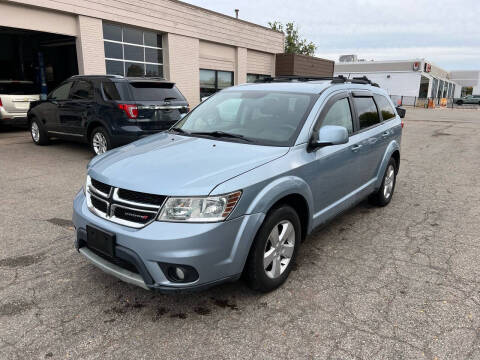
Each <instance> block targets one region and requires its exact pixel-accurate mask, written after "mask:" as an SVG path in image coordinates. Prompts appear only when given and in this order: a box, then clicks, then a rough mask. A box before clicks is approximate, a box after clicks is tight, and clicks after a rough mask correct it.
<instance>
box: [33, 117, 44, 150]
mask: <svg viewBox="0 0 480 360" xmlns="http://www.w3.org/2000/svg"><path fill="white" fill-rule="evenodd" d="M30 135H31V136H32V140H33V142H34V143H35V145H46V144H48V136H47V134H46V133H45V130H44V129H43V126H42V124H41V123H40V122H39V121H38V120H37V118H33V119H32V121H30Z"/></svg>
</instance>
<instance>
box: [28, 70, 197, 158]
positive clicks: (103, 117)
mask: <svg viewBox="0 0 480 360" xmlns="http://www.w3.org/2000/svg"><path fill="white" fill-rule="evenodd" d="M188 111H189V108H188V103H187V101H186V100H185V97H184V96H183V95H182V94H181V93H180V91H179V90H178V89H177V87H176V86H175V84H174V83H172V82H168V81H164V80H159V79H158V78H128V77H123V76H118V75H103V76H98V75H97V76H95V75H85V76H73V77H71V78H69V79H68V80H66V81H65V82H63V83H62V84H61V85H60V86H58V87H57V88H56V89H55V90H53V91H52V92H51V93H50V94H49V95H48V98H47V100H45V101H37V102H34V103H32V104H31V106H30V110H29V112H28V120H29V124H30V131H31V134H32V139H33V141H34V143H35V144H38V145H45V144H48V141H49V138H50V137H56V138H62V139H69V140H76V141H82V142H88V143H89V144H90V146H91V148H92V150H93V151H94V153H95V154H102V153H104V152H105V151H107V150H110V149H111V148H114V147H116V146H120V145H124V144H127V143H129V142H132V141H134V140H137V139H139V138H141V137H144V136H147V135H150V134H154V133H157V132H159V131H163V130H166V129H169V128H170V127H171V126H172V125H173V124H175V123H176V122H177V121H178V120H180V119H181V118H182V116H183V114H186V113H188Z"/></svg>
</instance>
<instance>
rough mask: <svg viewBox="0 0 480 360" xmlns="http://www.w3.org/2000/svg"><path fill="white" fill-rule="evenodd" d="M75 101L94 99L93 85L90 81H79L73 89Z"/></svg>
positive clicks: (72, 96)
mask: <svg viewBox="0 0 480 360" xmlns="http://www.w3.org/2000/svg"><path fill="white" fill-rule="evenodd" d="M70 97H71V99H73V100H91V99H93V85H92V84H91V83H90V82H89V81H85V80H78V81H75V84H74V85H73V88H72V95H71V96H70Z"/></svg>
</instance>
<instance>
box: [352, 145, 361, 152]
mask: <svg viewBox="0 0 480 360" xmlns="http://www.w3.org/2000/svg"><path fill="white" fill-rule="evenodd" d="M361 147H362V145H358V144H357V145H353V146H352V147H351V148H350V149H351V150H352V151H353V152H357V151H358V150H360V148H361Z"/></svg>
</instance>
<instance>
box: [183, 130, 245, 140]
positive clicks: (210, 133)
mask: <svg viewBox="0 0 480 360" xmlns="http://www.w3.org/2000/svg"><path fill="white" fill-rule="evenodd" d="M190 134H191V135H205V136H212V137H216V138H222V137H223V138H233V139H241V140H244V141H248V142H251V141H252V140H249V139H247V138H246V137H245V136H243V135H239V134H232V133H228V132H225V131H218V130H217V131H199V132H192V133H190Z"/></svg>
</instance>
